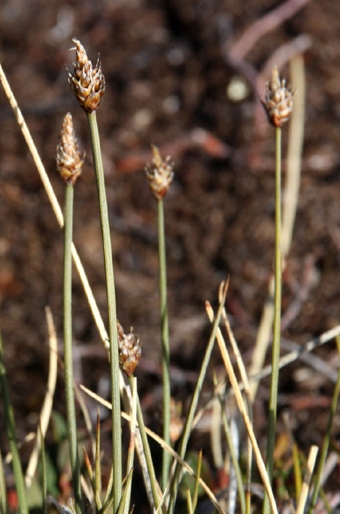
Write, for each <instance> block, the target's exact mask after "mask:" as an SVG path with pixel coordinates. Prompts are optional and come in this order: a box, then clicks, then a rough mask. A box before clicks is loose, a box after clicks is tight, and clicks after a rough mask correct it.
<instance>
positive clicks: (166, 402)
mask: <svg viewBox="0 0 340 514" xmlns="http://www.w3.org/2000/svg"><path fill="white" fill-rule="evenodd" d="M157 206H158V255H159V296H160V312H161V338H162V371H163V439H164V441H165V442H166V443H167V444H168V445H170V399H171V387H170V348H169V347H170V345H169V322H168V307H167V277H166V252H165V228H164V203H163V200H162V199H161V200H158V202H157ZM169 467H170V454H169V452H167V451H166V449H164V450H163V462H162V481H161V485H162V488H163V491H164V490H165V488H166V485H167V482H168V477H169Z"/></svg>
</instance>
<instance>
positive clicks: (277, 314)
mask: <svg viewBox="0 0 340 514" xmlns="http://www.w3.org/2000/svg"><path fill="white" fill-rule="evenodd" d="M281 134H282V131H281V128H276V160H275V292H274V327H273V346H272V375H271V383H270V400H269V420H268V443H267V472H268V477H269V479H270V480H271V479H272V476H273V465H274V448H275V434H276V419H277V391H278V385H279V361H280V343H281V281H282V252H281ZM263 512H264V513H267V512H269V503H268V498H267V496H266V497H265V502H264V506H263Z"/></svg>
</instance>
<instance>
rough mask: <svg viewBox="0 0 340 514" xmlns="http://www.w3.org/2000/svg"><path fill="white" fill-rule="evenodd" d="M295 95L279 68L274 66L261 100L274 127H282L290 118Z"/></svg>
mask: <svg viewBox="0 0 340 514" xmlns="http://www.w3.org/2000/svg"><path fill="white" fill-rule="evenodd" d="M293 95H294V93H293V92H292V91H290V89H289V88H287V86H286V81H285V80H284V79H283V80H282V81H281V80H280V75H279V72H278V69H277V67H276V66H274V68H273V70H272V78H271V80H270V81H269V82H267V84H266V91H265V97H264V100H261V102H262V105H263V107H264V109H265V111H266V113H267V117H268V120H269V122H270V123H271V124H272V125H274V127H279V128H281V127H282V125H283V124H284V123H286V121H288V120H289V118H290V115H291V112H292V110H293Z"/></svg>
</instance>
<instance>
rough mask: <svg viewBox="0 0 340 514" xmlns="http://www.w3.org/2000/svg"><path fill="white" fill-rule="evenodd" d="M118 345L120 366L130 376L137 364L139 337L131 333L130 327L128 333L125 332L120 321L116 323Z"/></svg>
mask: <svg viewBox="0 0 340 514" xmlns="http://www.w3.org/2000/svg"><path fill="white" fill-rule="evenodd" d="M118 346H119V365H120V368H121V369H122V370H123V371H124V373H126V375H127V376H128V377H130V376H131V375H133V373H134V371H135V369H136V367H137V366H138V364H139V361H140V358H141V354H142V350H141V347H140V342H139V337H138V336H137V335H136V334H133V332H132V328H131V330H130V333H129V334H125V333H124V330H123V327H122V326H121V325H120V323H118Z"/></svg>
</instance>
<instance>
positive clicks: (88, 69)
mask: <svg viewBox="0 0 340 514" xmlns="http://www.w3.org/2000/svg"><path fill="white" fill-rule="evenodd" d="M72 41H73V42H74V43H75V45H76V48H75V50H76V62H74V63H73V66H74V72H73V73H71V72H70V71H69V72H68V82H69V84H70V86H71V88H72V90H73V92H74V94H75V96H76V98H77V100H78V102H79V104H80V105H81V107H82V108H83V109H84V110H85V111H86V112H93V111H95V110H97V109H98V107H99V105H100V102H101V99H102V96H103V94H104V93H105V77H104V75H103V73H102V68H101V63H100V60H99V57H98V60H97V63H96V66H95V67H94V68H93V66H92V62H91V61H90V60H89V58H88V57H87V54H86V51H85V48H84V47H83V45H82V44H81V43H80V41H78V39H76V38H73V39H72Z"/></svg>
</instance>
